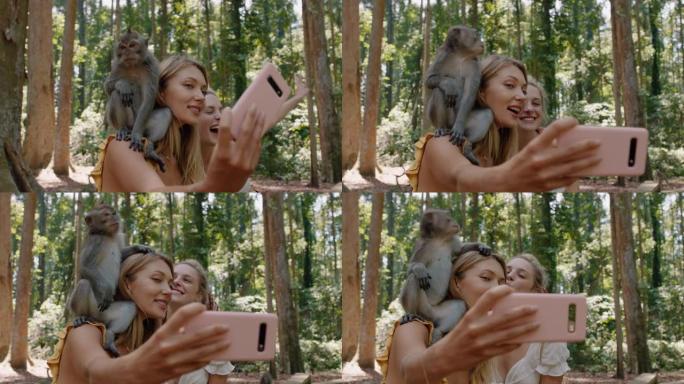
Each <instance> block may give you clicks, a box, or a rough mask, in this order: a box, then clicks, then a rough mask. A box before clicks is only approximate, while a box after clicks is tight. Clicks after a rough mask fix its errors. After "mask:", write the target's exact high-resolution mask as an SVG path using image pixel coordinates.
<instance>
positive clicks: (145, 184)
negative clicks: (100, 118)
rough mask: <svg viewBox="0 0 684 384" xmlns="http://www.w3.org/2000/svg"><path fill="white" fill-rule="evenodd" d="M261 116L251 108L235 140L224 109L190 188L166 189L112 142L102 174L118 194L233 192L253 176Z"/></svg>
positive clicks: (137, 157)
mask: <svg viewBox="0 0 684 384" xmlns="http://www.w3.org/2000/svg"><path fill="white" fill-rule="evenodd" d="M264 121H265V118H264V115H263V114H262V113H260V112H257V111H256V108H255V107H254V106H252V107H251V108H250V110H249V112H248V113H247V116H246V117H245V121H244V127H245V129H241V130H240V133H239V134H238V136H237V137H236V138H233V137H232V135H231V133H230V126H231V123H232V111H231V110H230V108H224V110H223V112H222V113H221V122H220V123H219V133H218V142H217V144H216V146H215V147H214V152H213V153H212V156H211V159H210V160H209V165H208V167H207V173H206V177H205V179H204V180H201V181H200V182H197V183H195V184H191V185H166V184H164V182H163V181H162V180H161V178H160V177H159V175H158V174H157V172H156V171H155V170H154V169H153V168H152V166H151V165H150V164H149V163H147V161H145V158H144V157H143V155H142V153H140V152H136V151H132V150H130V149H129V148H128V145H129V144H128V143H127V142H123V141H112V142H111V143H110V144H109V146H108V147H107V151H106V153H105V168H108V170H105V172H107V174H108V176H111V177H112V179H113V181H114V183H113V184H115V185H118V186H119V188H118V189H120V191H122V192H200V191H203V192H236V191H239V190H240V188H242V186H243V185H244V184H245V182H246V181H247V178H248V177H249V176H250V175H251V174H252V172H254V169H255V168H256V165H257V163H258V161H259V155H260V154H261V137H262V136H263V134H264V132H265V131H266V130H267V128H268V127H266V126H265V125H264Z"/></svg>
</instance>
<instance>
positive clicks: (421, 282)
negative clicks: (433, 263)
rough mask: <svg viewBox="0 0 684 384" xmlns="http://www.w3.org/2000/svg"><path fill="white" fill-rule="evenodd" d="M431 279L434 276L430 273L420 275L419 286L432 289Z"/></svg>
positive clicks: (423, 288)
mask: <svg viewBox="0 0 684 384" xmlns="http://www.w3.org/2000/svg"><path fill="white" fill-rule="evenodd" d="M430 279H432V276H430V275H429V274H426V275H425V276H424V277H419V278H418V286H419V287H420V289H422V290H424V291H427V290H428V289H430Z"/></svg>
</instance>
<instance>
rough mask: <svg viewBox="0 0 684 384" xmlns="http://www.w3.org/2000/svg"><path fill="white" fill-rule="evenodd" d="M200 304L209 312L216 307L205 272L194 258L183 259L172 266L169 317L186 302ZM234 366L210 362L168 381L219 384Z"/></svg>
mask: <svg viewBox="0 0 684 384" xmlns="http://www.w3.org/2000/svg"><path fill="white" fill-rule="evenodd" d="M191 303H200V304H202V305H204V306H205V307H206V308H207V310H209V311H216V310H218V306H217V305H216V303H215V302H214V299H213V297H212V295H211V293H210V292H209V281H208V279H207V271H205V270H204V268H203V267H202V265H201V264H200V263H199V262H197V260H192V259H188V260H183V261H181V262H178V263H176V265H175V266H174V268H173V283H172V285H171V302H170V303H169V312H168V315H169V316H173V314H174V313H175V312H176V311H178V310H179V309H180V308H182V307H183V306H185V305H187V304H191ZM234 368H235V367H233V365H232V364H231V363H230V362H229V361H212V362H211V363H209V364H207V365H206V366H204V367H202V368H200V369H197V370H195V371H192V372H190V373H186V374H185V375H183V376H181V377H180V378H178V380H173V381H171V382H170V383H174V384H175V383H178V384H220V383H225V382H226V375H228V374H229V373H230V372H232V371H233V369H234Z"/></svg>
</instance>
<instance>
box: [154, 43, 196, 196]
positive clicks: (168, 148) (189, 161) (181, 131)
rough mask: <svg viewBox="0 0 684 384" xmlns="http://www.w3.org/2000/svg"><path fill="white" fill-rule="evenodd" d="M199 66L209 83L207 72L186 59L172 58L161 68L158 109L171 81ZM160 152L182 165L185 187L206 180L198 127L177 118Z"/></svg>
mask: <svg viewBox="0 0 684 384" xmlns="http://www.w3.org/2000/svg"><path fill="white" fill-rule="evenodd" d="M189 66H195V67H197V69H199V70H200V72H202V75H203V76H204V81H205V82H207V81H208V80H207V70H206V69H205V68H204V66H203V65H202V64H200V63H199V62H198V61H196V60H194V59H192V58H190V57H188V56H185V55H172V56H169V57H167V58H166V59H164V61H162V62H161V64H160V65H159V69H160V71H159V92H158V93H157V106H164V101H163V100H162V99H161V93H162V92H163V91H164V90H165V89H166V87H167V85H168V82H169V80H170V79H171V78H172V77H173V76H175V75H176V73H178V71H180V70H181V69H184V68H187V67H189ZM158 146H159V147H158V152H160V153H163V154H165V155H169V156H172V157H173V158H174V159H176V162H177V163H178V169H179V170H180V174H181V183H182V184H183V185H187V184H192V183H195V182H198V181H200V180H202V179H204V175H205V174H204V163H203V161H202V148H201V147H200V139H199V133H198V132H197V129H195V128H194V127H192V126H190V125H187V124H182V123H181V122H180V121H179V120H178V119H177V118H176V117H175V116H174V117H173V120H172V121H171V125H170V126H169V130H168V131H167V133H166V135H165V136H164V137H163V138H162V139H161V140H160V141H159V144H158Z"/></svg>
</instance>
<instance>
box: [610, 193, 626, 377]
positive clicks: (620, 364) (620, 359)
mask: <svg viewBox="0 0 684 384" xmlns="http://www.w3.org/2000/svg"><path fill="white" fill-rule="evenodd" d="M618 214H619V213H618V212H615V205H614V204H611V205H610V238H611V239H612V242H611V244H612V248H613V257H611V260H612V262H613V273H612V278H613V309H614V313H615V340H616V348H617V350H616V352H617V357H616V360H617V367H616V372H615V376H616V377H617V378H619V379H624V378H625V364H624V353H623V352H622V310H621V308H620V290H621V289H620V276H622V273H621V271H620V261H619V259H618V258H619V257H620V256H619V249H618V240H617V228H616V224H617V221H618V220H617V215H618Z"/></svg>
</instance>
